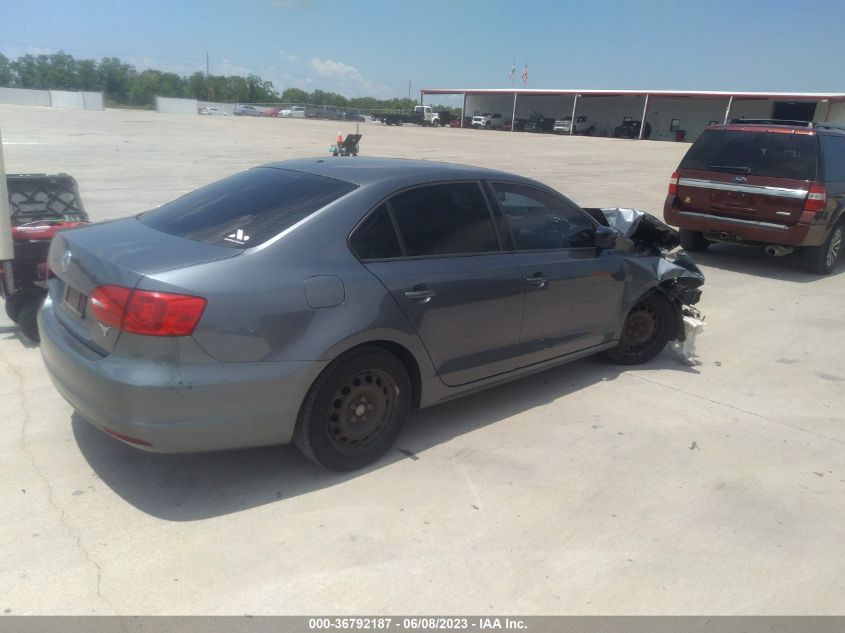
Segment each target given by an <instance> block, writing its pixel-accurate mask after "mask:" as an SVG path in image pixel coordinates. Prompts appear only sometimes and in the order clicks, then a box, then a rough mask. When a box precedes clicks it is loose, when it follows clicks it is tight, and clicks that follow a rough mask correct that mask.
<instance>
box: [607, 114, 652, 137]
mask: <svg viewBox="0 0 845 633" xmlns="http://www.w3.org/2000/svg"><path fill="white" fill-rule="evenodd" d="M641 128H642V121H633V120H631V119H626V120H624V121H622V124H621V125H617V126H616V127H615V128H613V138H640V129H641ZM650 136H651V123H649V122H648V121H646V122H645V128H644V129H643V138H644V139H647V138H648V137H650Z"/></svg>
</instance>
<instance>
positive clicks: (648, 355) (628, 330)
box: [604, 293, 677, 365]
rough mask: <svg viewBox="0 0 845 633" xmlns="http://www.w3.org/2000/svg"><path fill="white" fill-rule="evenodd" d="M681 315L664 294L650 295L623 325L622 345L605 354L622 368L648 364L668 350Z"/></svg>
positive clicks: (630, 313)
mask: <svg viewBox="0 0 845 633" xmlns="http://www.w3.org/2000/svg"><path fill="white" fill-rule="evenodd" d="M676 320H677V314H676V312H675V310H674V309H673V308H672V305H671V304H670V303H669V301H668V299H666V298H665V297H664V296H663V295H662V294H657V293H655V294H650V295H648V296H646V297H644V298H643V299H640V301H639V302H638V303H637V304H636V305H635V306H634V307H633V308H631V311H630V312H629V313H628V316H627V317H626V318H625V323H624V325H623V326H622V335H621V336H620V337H619V345H617V346H616V347H614V348H613V349H610V350H607V351H606V352H604V355H605V357H606V358H608V359H609V360H611V361H613V362H614V363H617V364H619V365H639V364H641V363H647V362H648V361H650V360H651V359H653V358H654V357H655V356H657V355H658V354H659V353H660V352H662V351H663V348H664V347H666V343H668V342H669V339H670V338H671V336H672V333H673V332H675V331H676V326H677V321H676Z"/></svg>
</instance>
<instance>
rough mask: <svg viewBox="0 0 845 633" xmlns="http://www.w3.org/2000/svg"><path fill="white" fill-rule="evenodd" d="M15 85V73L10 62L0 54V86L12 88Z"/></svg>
mask: <svg viewBox="0 0 845 633" xmlns="http://www.w3.org/2000/svg"><path fill="white" fill-rule="evenodd" d="M14 83H15V71H14V70H13V68H12V62H11V61H10V60H9V58H8V57H6V56H5V55H4V54H3V53H0V86H12V85H14Z"/></svg>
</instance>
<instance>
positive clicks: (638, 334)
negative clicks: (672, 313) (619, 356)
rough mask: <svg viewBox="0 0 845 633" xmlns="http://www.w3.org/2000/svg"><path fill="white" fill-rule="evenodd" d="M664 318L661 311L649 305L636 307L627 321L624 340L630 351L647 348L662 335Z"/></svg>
mask: <svg viewBox="0 0 845 633" xmlns="http://www.w3.org/2000/svg"><path fill="white" fill-rule="evenodd" d="M661 325H662V318H661V315H660V311H659V310H657V309H656V308H655V307H654V306H652V305H650V304H648V303H641V304H640V305H638V306H636V307H635V308H634V309H633V310H631V313H630V314H629V315H628V318H627V319H626V320H625V327H624V329H623V330H622V340H623V341H624V343H625V345H626V346H627V348H628V351H639V350H641V349H645V348H647V347H648V346H649V345H650V344H651V343H652V342H654V340H655V339H656V338H657V336H658V334H659V333H660V328H661Z"/></svg>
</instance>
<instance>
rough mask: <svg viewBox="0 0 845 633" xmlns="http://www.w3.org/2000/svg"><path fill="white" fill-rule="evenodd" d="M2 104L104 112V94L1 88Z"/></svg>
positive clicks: (0, 97) (0, 98) (0, 99)
mask: <svg viewBox="0 0 845 633" xmlns="http://www.w3.org/2000/svg"><path fill="white" fill-rule="evenodd" d="M0 103H8V104H11V105H34V106H44V107H48V108H49V107H51V106H52V107H54V108H66V109H69V110H102V109H103V93H102V92H69V91H67V90H27V89H25V88H0Z"/></svg>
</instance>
